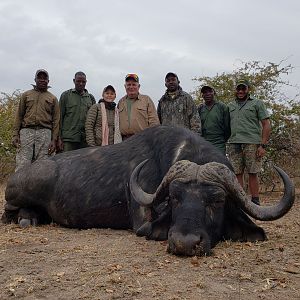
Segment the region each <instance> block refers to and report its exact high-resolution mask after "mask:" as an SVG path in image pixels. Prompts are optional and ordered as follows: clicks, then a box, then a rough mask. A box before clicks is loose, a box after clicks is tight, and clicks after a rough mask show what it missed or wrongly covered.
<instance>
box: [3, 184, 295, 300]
mask: <svg viewBox="0 0 300 300" xmlns="http://www.w3.org/2000/svg"><path fill="white" fill-rule="evenodd" d="M0 188H1V189H0V213H1V214H2V208H3V202H4V188H5V186H4V185H2V186H0ZM263 197H264V198H263V199H264V200H265V203H266V202H268V201H270V200H269V199H271V198H274V197H275V198H279V194H278V193H277V194H274V193H273V194H269V195H267V194H265V195H263ZM266 199H268V200H266ZM299 200H300V195H299V194H298V196H297V201H296V203H295V205H294V207H293V208H292V210H291V211H290V212H289V213H288V214H287V215H286V216H285V217H283V218H282V219H280V220H277V221H274V222H258V223H259V224H260V225H261V226H262V227H263V228H264V229H265V230H266V232H267V235H268V237H269V240H268V241H265V242H258V243H233V242H222V243H220V244H219V245H218V246H217V247H216V248H215V249H214V251H213V255H212V256H210V257H200V258H196V257H192V258H191V257H188V258H186V257H176V256H174V255H170V254H168V253H167V252H166V243H165V242H155V241H147V240H145V239H144V238H140V237H137V236H135V234H134V233H132V232H129V231H117V230H109V229H91V230H72V229H66V228H62V227H59V226H57V225H47V226H40V227H31V228H25V229H21V228H19V227H18V226H17V225H3V224H1V225H0V299H123V300H126V299H167V300H171V299H174V300H175V299H289V300H291V299H300V234H299V232H300V230H299V229H300V203H299V202H300V201H299ZM271 201H272V200H271Z"/></svg>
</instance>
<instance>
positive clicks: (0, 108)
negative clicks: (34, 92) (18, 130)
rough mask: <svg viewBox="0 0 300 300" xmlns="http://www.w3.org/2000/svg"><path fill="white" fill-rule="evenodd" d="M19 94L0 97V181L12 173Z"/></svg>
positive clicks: (17, 92)
mask: <svg viewBox="0 0 300 300" xmlns="http://www.w3.org/2000/svg"><path fill="white" fill-rule="evenodd" d="M19 99H20V92H19V91H15V92H14V93H12V94H11V95H9V94H6V93H1V96H0V124H1V126H0V180H1V179H3V178H4V177H6V176H7V175H9V174H10V173H12V172H13V170H14V168H15V154H16V150H15V148H14V147H13V145H12V144H11V141H12V135H13V124H14V120H15V112H16V108H17V105H18V102H19Z"/></svg>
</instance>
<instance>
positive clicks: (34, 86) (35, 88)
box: [31, 84, 51, 93]
mask: <svg viewBox="0 0 300 300" xmlns="http://www.w3.org/2000/svg"><path fill="white" fill-rule="evenodd" d="M31 85H32V86H33V89H34V90H35V91H37V92H40V91H39V90H38V89H37V87H36V85H35V84H31ZM50 88H51V86H50V85H48V86H47V89H46V91H45V92H47V90H48V89H50ZM42 93H44V92H42Z"/></svg>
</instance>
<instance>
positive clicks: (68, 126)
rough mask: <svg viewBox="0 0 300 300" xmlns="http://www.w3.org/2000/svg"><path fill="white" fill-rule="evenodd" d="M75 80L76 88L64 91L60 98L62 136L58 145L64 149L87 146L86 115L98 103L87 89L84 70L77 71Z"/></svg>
mask: <svg viewBox="0 0 300 300" xmlns="http://www.w3.org/2000/svg"><path fill="white" fill-rule="evenodd" d="M73 82H74V85H75V88H73V89H70V90H67V91H65V92H63V93H62V95H61V96H60V100H59V107H60V114H61V117H60V121H61V122H60V132H61V136H60V139H59V143H58V144H59V145H58V147H59V149H60V150H63V151H70V150H76V149H80V148H84V147H87V143H86V137H85V121H86V115H87V112H88V110H89V109H90V107H91V106H92V105H93V104H95V103H96V101H95V98H94V96H93V95H92V94H89V93H88V91H87V90H86V89H85V85H86V82H87V80H86V75H85V74H84V73H83V72H77V73H76V74H75V77H74V79H73Z"/></svg>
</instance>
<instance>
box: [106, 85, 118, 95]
mask: <svg viewBox="0 0 300 300" xmlns="http://www.w3.org/2000/svg"><path fill="white" fill-rule="evenodd" d="M109 90H110V91H113V92H114V93H116V90H115V88H114V87H113V86H112V85H110V84H109V85H108V86H106V87H105V88H104V89H103V93H105V92H107V91H109Z"/></svg>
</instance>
